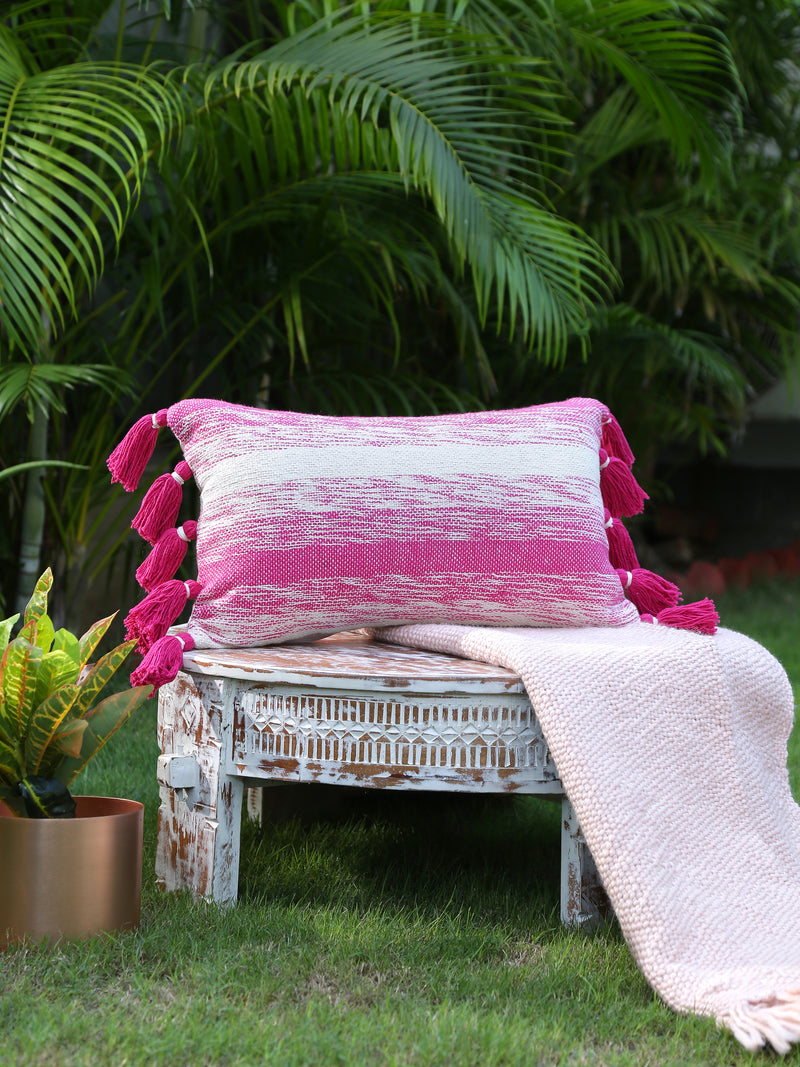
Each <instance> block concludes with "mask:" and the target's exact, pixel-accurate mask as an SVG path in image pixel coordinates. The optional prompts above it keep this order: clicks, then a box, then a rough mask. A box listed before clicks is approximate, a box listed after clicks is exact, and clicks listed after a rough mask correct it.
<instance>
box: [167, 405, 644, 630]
mask: <svg viewBox="0 0 800 1067" xmlns="http://www.w3.org/2000/svg"><path fill="white" fill-rule="evenodd" d="M607 417H608V410H607V408H606V407H605V406H604V405H603V404H601V403H599V402H598V401H596V400H588V399H575V400H569V401H565V402H563V403H557V404H544V405H540V406H537V407H529V408H522V409H517V410H513V411H495V412H470V413H467V414H456V415H442V416H430V417H420V418H401V417H396V418H336V417H329V416H320V415H304V414H298V413H295V412H283V411H268V410H261V409H255V408H247V407H242V406H238V405H233V404H227V403H224V402H221V401H212V400H186V401H182V402H181V403H178V404H175V405H173V406H172V407H171V408H170V409H169V413H168V424H169V426H170V428H171V429H172V431H173V432H174V433H175V435H176V437H177V438H178V440H179V441H180V443H181V445H182V447H183V452H184V456H185V459H186V461H187V462H188V464H189V466H190V468H191V470H192V473H193V476H194V479H195V481H196V483H197V485H198V487H199V489H200V491H201V511H200V515H199V516H198V522H197V542H196V544H197V561H198V581H199V582H200V585H201V586H202V589H201V592H200V594H199V595H198V597H197V599H196V601H195V602H194V606H193V608H192V614H191V618H190V620H189V622H188V624H187V625H186V626H185V627H184V629H186V630H187V631H188V632H189V633H190V634H191V636H192V638H193V639H194V641H195V644H196V646H197V647H198V648H210V647H215V646H219V645H229V646H251V645H261V644H272V643H275V642H280V641H285V640H288V639H296V638H299V637H305V636H312V635H322V634H327V633H333V632H336V631H338V630H343V629H348V628H351V627H357V626H367V625H372V626H393V625H400V624H402V623H408V622H441V621H446V622H451V623H464V624H474V625H483V626H486V625H490V626H618V625H622V624H625V623H629V622H633V621H636V620H637V619H638V614H637V611H636V609H635V607H634V606H633V605H632V604H631V603H629V602H628V601H627V600H626V599H625V596H624V593H623V590H622V586H621V584H620V581H619V578H618V576H617V574H616V572H615V570H614V568H613V567H612V566H611V563H610V562H609V556H608V540H607V535H606V530H605V523H604V510H603V500H602V498H601V493H600V478H599V459H598V454H599V448H600V440H601V432H602V420H603V419H604V418H607Z"/></svg>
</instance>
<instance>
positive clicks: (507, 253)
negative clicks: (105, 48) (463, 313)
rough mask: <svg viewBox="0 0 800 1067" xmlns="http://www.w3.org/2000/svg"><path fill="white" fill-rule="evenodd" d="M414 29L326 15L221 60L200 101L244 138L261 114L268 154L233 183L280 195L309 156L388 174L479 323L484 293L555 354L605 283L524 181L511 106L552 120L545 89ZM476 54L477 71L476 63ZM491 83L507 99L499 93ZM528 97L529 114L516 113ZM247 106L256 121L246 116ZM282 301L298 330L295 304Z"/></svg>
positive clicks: (522, 71)
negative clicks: (466, 293)
mask: <svg viewBox="0 0 800 1067" xmlns="http://www.w3.org/2000/svg"><path fill="white" fill-rule="evenodd" d="M426 25H427V24H426V23H420V22H418V20H416V19H413V18H409V17H408V16H405V17H403V18H395V19H385V20H377V21H376V22H375V23H374V24H373V25H369V26H367V27H365V26H364V25H363V21H362V20H357V19H350V20H348V19H339V20H333V21H331V20H328V21H326V22H324V23H322V24H321V25H319V26H316V27H314V28H313V29H312V30H310V31H307V32H306V33H301V34H297V35H296V36H294V37H292V38H290V39H288V40H286V41H283V42H281V43H280V44H278V45H276V46H274V47H273V48H271V49H269V50H268V51H266V52H264V53H262V54H261V55H259V56H257V57H255V58H253V59H250V60H246V61H233V62H230V63H228V64H224V65H222V66H221V67H220V68H219V69H218V70H217V71H214V72H212V73H211V74H210V75H209V77H208V79H207V82H206V88H205V93H206V100H207V101H208V105H209V108H210V109H216V108H219V107H221V106H223V104H224V105H225V106H227V99H228V97H230V95H231V94H235V95H236V96H237V97H238V99H239V105H238V107H237V108H236V109H235V111H236V115H237V116H238V123H239V125H241V126H242V128H244V127H245V126H248V124H249V126H248V128H249V129H250V130H251V131H252V129H253V126H254V123H255V121H256V120H257V119H259V118H260V125H261V126H262V127H263V126H264V122H265V119H264V116H266V117H267V129H268V132H269V133H270V134H271V137H270V140H269V149H268V150H266V151H265V150H264V148H263V144H264V141H265V138H264V136H263V135H262V136H260V137H258V138H257V139H254V141H255V143H256V144H257V145H259V146H261V147H258V148H257V149H254V150H253V152H252V156H253V160H252V167H251V168H250V169H249V170H248V175H249V177H246V179H245V180H246V181H247V182H249V183H250V186H251V187H252V186H253V185H254V183H255V181H256V176H258V178H259V179H260V181H261V183H262V185H263V184H264V183H269V185H270V186H272V187H276V188H278V189H281V188H282V187H283V188H285V187H287V186H289V185H290V184H291V182H292V180H293V179H294V180H295V181H298V180H301V179H303V178H305V177H307V176H308V175H309V173H310V172H311V173H312V174H314V175H316V177H317V179H318V180H322V176H321V174H320V171H321V167H320V162H321V161H327V165H328V172H327V175H326V176H327V177H329V178H330V180H331V182H333V181H335V180H336V179H337V178H341V177H342V176H344V175H352V176H355V175H357V174H360V175H361V176H362V180H363V182H364V184H367V182H368V181H369V180H370V177H371V176H372V175H375V176H376V177H377V175H378V174H379V173H380V172H381V171H383V172H384V173H385V174H388V175H392V174H396V175H397V176H398V177H399V178H400V179H401V180H402V181H403V183H404V184H405V187H406V189H407V190H409V191H411V190H416V191H418V192H420V193H421V194H423V195H424V196H425V197H426V199H427V200H428V201H429V202H430V203H431V205H432V207H433V209H434V211H435V213H436V215H437V216H438V218H439V220H440V222H441V224H442V226H443V227H444V230H445V233H446V234H447V237H448V239H449V241H450V244H451V247H452V248H453V251H454V253H455V256H456V260H457V262H458V264H459V265H460V266H462V267H463V266H465V265H466V264H469V265H470V268H471V270H472V274H473V278H474V285H475V291H476V294H477V297H478V301H479V305H480V308H481V313H482V315H483V316H484V317H485V315H486V312H487V309H488V305H489V300H490V297H491V295H492V293H493V291H494V293H495V296H496V303H497V307H498V309H499V310H500V313H501V315H502V313H503V311H504V309H506V313H507V316H508V323H509V325H510V327H511V328H512V330H513V328H514V325H515V324H516V323H517V321H518V320H519V322H520V327H521V329H522V331H523V332H524V334H525V336H527V337H530V338H535V339H536V342H537V343H538V344H539V345H540V346H541V347H542V348H543V350H544V352H545V354H546V355H550V356H552V355H554V354H558V353H559V352H561V351H562V350H563V346H564V344H565V342H566V338H567V336H568V333H569V331H570V330H571V329H579V328H580V327H581V325H582V323H583V322H584V321H585V312H586V307H587V302H591V301H592V300H595V299H597V297H598V294H599V292H600V291H601V290H602V288H603V285H604V283H605V282H606V280H607V279H608V278H609V272H608V269H607V264H606V262H605V261H604V257H603V255H602V253H601V252H600V250H599V249H598V248H597V247H596V246H595V245H593V244H592V243H591V242H590V241H588V240H587V239H586V238H585V237H584V236H583V235H582V234H581V233H580V231H579V230H578V229H577V228H575V227H571V226H569V224H567V223H565V222H564V221H563V220H560V219H558V218H557V216H555V215H554V214H553V212H552V210H550V209H549V208H548V206H547V204H546V202H545V201H544V199H542V198H541V197H540V196H538V195H537V194H536V193H535V192H534V190H533V188H532V187H531V185H530V183H529V181H528V175H529V171H530V160H529V159H527V158H526V157H525V155H524V154H523V152H522V151H521V147H520V145H521V140H522V124H521V121H520V110H521V109H523V110H525V111H526V114H525V120H526V122H527V123H528V125H529V126H530V125H531V124H532V125H533V126H535V127H536V128H539V129H541V130H548V129H549V130H552V129H553V128H558V127H560V126H561V125H562V123H563V120H562V119H560V117H559V116H558V114H557V112H556V111H555V109H554V108H551V109H549V110H548V107H547V106H545V103H546V104H548V105H549V104H552V99H551V92H550V89H549V86H548V84H547V82H546V79H545V78H543V77H542V76H541V75H540V74H539V73H538V72H537V71H536V70H535V69H533V70H532V69H531V64H530V63H528V64H527V65H526V64H523V63H521V62H520V61H519V59H518V58H517V57H514V56H513V55H510V54H509V53H507V52H498V50H497V46H496V43H495V44H494V45H492V46H491V47H490V46H489V45H488V42H485V41H483V42H479V41H478V40H477V39H470V38H466V39H465V40H464V41H463V42H462V44H463V47H461V48H459V39H458V38H457V37H455V36H453V35H452V34H451V39H450V40H449V41H448V44H447V46H446V47H445V46H442V45H441V44H438V43H437V42H436V41H435V40H432V39H429V38H426V36H425V35H424V33H422V32H421V31H422V30H423V29H424V28H425V27H426ZM432 25H434V26H436V27H438V28H439V29H441V23H433V24H432ZM451 29H452V27H451ZM480 45H483V51H482V52H481V60H482V64H483V65H484V70H483V72H481V71H479V70H476V67H475V50H476V49H477V48H478V47H479V46H480ZM501 72H502V74H501ZM502 77H507V79H508V80H509V83H510V84H513V86H514V89H513V92H512V91H511V90H508V91H507V92H506V93H505V94H504V93H503V92H499V91H498V89H499V88H502V84H503V83H502ZM526 94H527V97H528V99H529V100H535V101H536V102H537V104H538V106H536V107H534V106H532V105H529V106H528V107H527V109H526V106H525V103H524V100H525V97H526ZM248 97H250V98H253V100H254V102H255V105H256V107H257V109H258V110H257V112H252V114H251V112H250V111H247V110H246V109H245V107H244V105H243V103H242V101H245V100H246V99H247V98H248ZM287 98H289V99H290V100H291V105H292V106H291V109H290V107H289V106H288V105H287ZM487 101H490V102H489V103H488V104H487ZM247 116H250V117H249V118H247ZM321 117H322V118H326V119H327V125H326V126H324V127H322V126H320V118H321ZM366 131H369V132H368V133H367V132H366ZM390 134H391V136H389V135H390ZM251 136H252V133H251ZM240 140H241V139H240ZM305 188H306V187H305V186H304V190H305ZM232 221H234V222H235V221H238V220H237V219H234V220H232ZM551 250H552V251H551ZM287 296H288V297H289V300H290V302H289V304H287V305H286V306H287V319H288V320H289V321H290V322H291V324H292V325H293V327H294V328H295V329H296V327H297V325H298V316H297V310H296V307H297V301H296V297H291V295H290V294H287Z"/></svg>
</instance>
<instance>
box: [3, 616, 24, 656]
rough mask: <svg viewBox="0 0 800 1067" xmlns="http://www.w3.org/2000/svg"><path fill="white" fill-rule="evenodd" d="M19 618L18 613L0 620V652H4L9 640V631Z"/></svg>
mask: <svg viewBox="0 0 800 1067" xmlns="http://www.w3.org/2000/svg"><path fill="white" fill-rule="evenodd" d="M18 619H19V615H12V616H11V618H10V619H3V620H2V622H0V652H5V650H6V648H7V647H8V642H9V641H10V640H11V631H12V630H13V629H14V626H15V624H16V622H17V620H18Z"/></svg>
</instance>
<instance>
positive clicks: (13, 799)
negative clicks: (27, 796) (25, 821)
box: [0, 781, 25, 816]
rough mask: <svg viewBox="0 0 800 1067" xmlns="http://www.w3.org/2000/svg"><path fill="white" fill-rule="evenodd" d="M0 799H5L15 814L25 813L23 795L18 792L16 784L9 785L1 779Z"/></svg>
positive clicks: (6, 804) (4, 801) (7, 805)
mask: <svg viewBox="0 0 800 1067" xmlns="http://www.w3.org/2000/svg"><path fill="white" fill-rule="evenodd" d="M0 800H2V801H3V803H4V804H5V806H6V807H7V808H10V809H11V811H12V812H13V813H14V814H15V815H19V816H22V815H24V814H25V806H24V804H23V802H22V797H21V796H20V795H19V793H18V792H17V787H16V785H14V786H13V787H12V786H9V785H6V784H5V783H4V782H3V781H0Z"/></svg>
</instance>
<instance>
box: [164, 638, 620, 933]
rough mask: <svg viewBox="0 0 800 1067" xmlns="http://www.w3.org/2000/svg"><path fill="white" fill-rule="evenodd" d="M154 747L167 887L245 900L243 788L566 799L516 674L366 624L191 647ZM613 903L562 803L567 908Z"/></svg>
mask: <svg viewBox="0 0 800 1067" xmlns="http://www.w3.org/2000/svg"><path fill="white" fill-rule="evenodd" d="M159 743H160V745H161V752H162V755H161V757H160V759H159V783H160V789H161V807H160V810H159V826H158V849H157V859H156V874H157V879H158V882H159V884H160V885H161V886H162V887H163V888H164V889H165V890H174V889H179V888H183V887H187V888H189V889H191V890H192V892H193V893H194V894H195V895H196V896H203V897H209V898H211V899H214V900H216V901H218V902H220V903H230V902H232V901H234V900H235V899H236V895H237V882H238V864H239V831H240V820H241V808H242V792H243V788H244V787H245V786H248V787H249V788H250V790H252V787H253V786H257V785H259V784H263V785H269V784H274V783H278V782H319V783H328V784H338V785H357V786H369V787H377V788H400V789H427V790H456V791H462V792H475V791H483V792H520V793H549V794H555V795H563V789H562V787H561V783H560V781H559V778H558V772H557V770H556V767H555V765H554V763H553V761H552V758H551V756H550V753H549V750H548V748H547V744H546V742H545V740H544V737H543V736H542V732H541V728H540V727H539V723H538V720H537V719H536V715H535V713H534V710H533V708H532V707H531V705H530V702H529V700H528V698H527V695H526V694H525V690H524V687H523V686H522V683H521V681H520V679H519V678H518V677H517V676H516V675H515V674H513V672H511V671H506V670H504V669H503V668H496V667H491V666H488V665H486V664H482V663H475V662H473V661H470V660H462V659H457V658H455V657H451V656H440V655H436V654H433V653H426V652H416V651H413V650H406V649H399V648H395V647H394V646H387V645H381V644H379V643H378V642H373V641H371V640H369V639H368V638H366V637H364V636H363V635H359V634H340V635H336V637H334V638H325V639H323V640H321V641H318V642H315V643H313V644H308V643H307V644H302V645H292V646H288V645H284V646H278V647H268V648H259V649H242V650H224V651H217V650H215V651H213V652H211V653H208V652H197V651H195V652H193V653H191V654H189V655H187V656H186V657H185V658H184V670H183V671H182V672H181V673H180V674H179V675H178V677H177V678H176V680H175V681H174V682H173V683H171V684H170V685H168V686H165V687H163V688H162V689H161V693H160V698H159ZM248 808H249V810H250V811H251V813H252V814H253V815H255V814H257V811H258V809H259V805H258V803H257V801H256V800H255V798H254V797H253V795H252V793H251V792H249V798H248ZM598 893H599V895H598ZM604 899H605V897H604V894H602V890H601V889H599V879H598V878H597V874H596V871H595V870H594V864H593V863H592V861H591V857H590V856H589V853H588V850H587V849H586V847H585V843H584V842H583V841H582V838H581V837H580V831H579V829H578V827H577V824H576V823H575V821H574V814H572V809H571V805H570V804H569V801H568V800H567V798H566V797H565V798H564V820H563V828H562V917H563V918H564V920H565V921H567V922H570V923H573V924H575V923H580V922H583V921H586V920H591V919H594V918H596V917H597V915H598V913H599V911H601V910H602V907H603V901H604Z"/></svg>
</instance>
